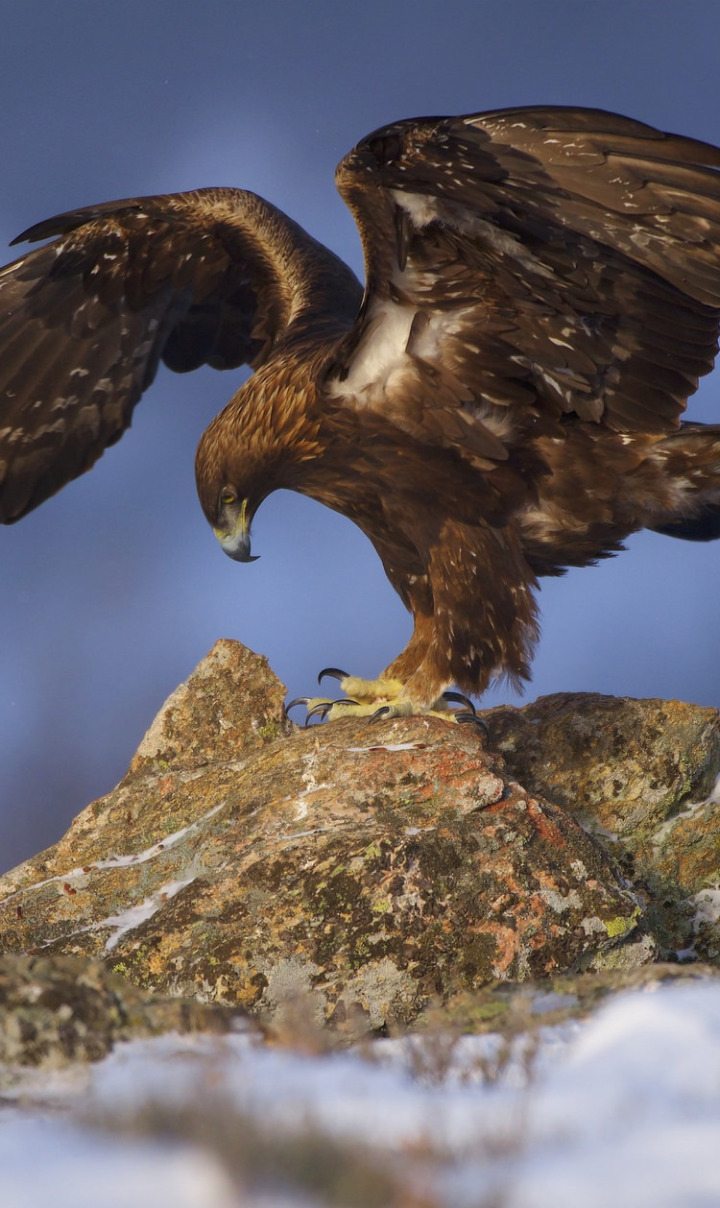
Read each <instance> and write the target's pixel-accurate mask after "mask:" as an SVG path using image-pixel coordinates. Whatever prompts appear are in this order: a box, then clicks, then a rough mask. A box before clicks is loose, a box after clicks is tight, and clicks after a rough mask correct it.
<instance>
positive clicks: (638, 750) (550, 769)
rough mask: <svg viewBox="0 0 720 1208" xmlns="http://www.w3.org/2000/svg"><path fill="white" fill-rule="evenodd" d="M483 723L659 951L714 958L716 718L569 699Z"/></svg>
mask: <svg viewBox="0 0 720 1208" xmlns="http://www.w3.org/2000/svg"><path fill="white" fill-rule="evenodd" d="M484 717H485V719H486V721H487V723H488V725H489V727H490V731H491V735H492V742H493V745H494V746H495V747H496V748H497V749H498V750H499V751H500V752H501V753H502V754H503V756H504V758H505V760H506V762H507V766H508V770H509V771H510V772H511V774H512V775H513V776H515V777H517V779H518V780H520V781H521V782H522V784H524V785H525V786H526V787H527V788H528V790H529V791H531V792H533V793H537V794H540V795H543V796H546V797H548V798H550V800H552V801H554V802H555V803H556V804H557V805H560V806H562V808H563V810H566V811H567V812H569V813H571V814H572V815H574V816H575V817H576V818H578V820H579V821H581V822H582V824H583V825H584V826H586V827H587V828H588V829H589V830H590V831H591V833H593V834H594V835H595V836H596V838H597V839H598V840H599V842H601V843H602V844H603V845H604V846H605V848H606V850H607V851H608V852H610V853H611V854H612V855H614V856H615V858H616V859H617V860H618V862H619V864H620V866H621V868H622V870H623V872H624V873H625V874H626V875H627V876H628V878H630V880H631V881H632V883H633V885H634V886H635V888H636V889H638V890H639V891H640V892H641V893H642V895H643V899H644V901H645V902H646V903H647V905H648V914H649V920H650V923H651V926H652V929H653V932H654V934H655V935H656V937H657V938H658V940H659V941H660V944H661V947H662V948H663V949H664V950H665V952H666V953H667V954H671V953H674V952H677V951H678V950H679V951H680V952H681V953H682V954H683V955H684V956H685V958H687V957H689V956H699V957H700V958H701V959H703V960H711V961H714V960H717V959H718V957H719V956H720V927H719V926H718V920H719V919H720V892H719V890H718V884H719V882H720V792H719V791H718V776H719V774H720V715H718V711H717V710H716V709H708V708H702V707H700V706H698V705H688V704H682V703H681V702H679V701H663V700H628V699H618V698H616V697H611V696H599V695H596V694H594V693H575V694H572V695H570V694H560V695H556V696H546V697H541V698H540V699H539V700H537V701H535V703H534V704H531V705H527V706H526V707H525V708H524V709H512V708H506V707H503V708H499V709H493V710H489V711H488V712H487V713H485V714H484Z"/></svg>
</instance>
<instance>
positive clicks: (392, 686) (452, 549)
mask: <svg viewBox="0 0 720 1208" xmlns="http://www.w3.org/2000/svg"><path fill="white" fill-rule="evenodd" d="M404 587H405V590H404V591H403V593H402V594H403V596H404V598H405V599H406V600H407V601H408V602H409V603H410V606H411V608H412V612H413V617H414V622H415V624H414V629H413V634H412V637H411V638H410V641H409V642H408V644H407V646H406V647H405V649H404V650H403V651H402V653H401V654H400V655H398V657H397V658H396V659H394V660H393V661H392V663H390V665H389V666H388V667H386V668H385V670H384V671H383V672H382V674H381V675H380V676H379V677H378V679H376V680H365V679H360V678H358V677H356V676H353V675H346V676H342V678H341V675H342V673H340V672H337V673H336V677H337V678H339V679H340V688H341V689H342V691H343V692H344V693H345V694H346V697H347V699H346V700H339V701H333V700H331V699H329V698H321V697H315V698H310V699H307V698H305V699H303V702H302V703H303V704H306V705H307V707H308V712H309V713H314V714H321V715H322V716H323V717H324V718H327V720H328V721H334V720H336V719H338V718H341V717H349V716H352V717H363V716H365V717H374V716H376V715H378V716H381V717H406V716H411V715H417V714H420V715H428V714H430V715H433V716H438V717H442V718H443V719H444V720H447V721H456V720H466V719H467V718H468V716H470V717H471V716H472V707H471V706H470V707H467V706H466V707H461V708H460V709H459V710H456V709H453V708H450V707H449V706H450V704H451V703H452V704H454V703H456V701H455V700H454V699H453V697H452V695H451V696H450V697H449V698H446V696H445V695H444V694H445V693H447V691H448V689H451V688H452V687H453V686H456V687H458V688H459V689H460V690H461V692H464V693H467V694H468V695H470V696H474V695H480V694H482V693H483V692H484V691H485V689H486V688H487V686H488V684H489V683H490V681H491V680H492V679H493V677H495V676H497V675H501V674H505V675H507V676H509V677H510V678H511V679H512V680H514V681H516V682H517V681H520V680H522V679H525V678H527V677H528V676H529V659H530V654H531V651H532V646H533V643H534V641H535V640H536V638H537V625H536V606H535V601H534V597H533V588H534V587H535V578H534V575H533V573H532V571H531V570H530V568H529V566H528V565H527V563H526V562H525V559H524V557H523V555H522V550H521V548H520V544H519V540H518V537H517V534H516V533H515V531H514V530H513V529H512V528H504V529H491V528H490V527H489V526H486V525H480V524H479V525H467V524H462V523H460V522H452V521H446V522H445V524H444V525H443V527H442V530H441V532H440V533H439V535H438V538H437V539H436V541H435V542H433V544H432V546H431V548H430V550H429V551H428V573H427V575H422V576H413V579H412V581H411V582H409V583H407V584H406V585H404ZM298 703H299V702H298Z"/></svg>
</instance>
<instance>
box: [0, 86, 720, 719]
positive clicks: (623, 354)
mask: <svg viewBox="0 0 720 1208" xmlns="http://www.w3.org/2000/svg"><path fill="white" fill-rule="evenodd" d="M337 184H338V188H339V190H340V193H341V195H342V196H343V198H344V199H345V201H346V202H347V204H348V205H349V207H350V209H351V210H352V213H353V215H354V217H355V219H356V222H357V224H358V227H359V229H360V235H361V237H362V242H363V248H364V255H365V268H366V286H365V291H364V293H363V290H362V288H361V286H360V285H359V283H358V281H357V279H356V278H355V276H354V275H353V273H352V272H351V271H350V269H349V268H347V267H346V265H344V264H343V263H342V261H340V260H339V259H338V258H337V257H336V256H335V255H333V253H332V252H330V251H328V250H327V249H326V248H325V247H323V246H322V245H321V244H319V243H317V242H316V241H315V240H314V239H312V238H311V237H310V236H309V235H307V234H306V233H305V232H304V231H303V230H302V229H301V228H300V227H298V226H297V225H296V224H295V223H294V222H292V221H291V219H289V218H287V217H286V216H285V215H284V214H282V213H281V212H280V211H279V210H277V209H276V208H275V207H274V206H272V205H270V204H269V203H268V202H266V201H264V200H263V199H262V198H260V197H258V196H256V195H255V194H253V193H249V192H244V191H242V190H239V189H228V188H222V189H220V188H218V189H213V188H208V189H200V190H197V191H194V192H187V193H178V194H174V195H166V196H157V197H143V198H134V199H130V200H125V201H117V202H108V203H105V204H103V205H98V206H92V207H89V208H87V209H81V210H75V211H73V212H70V213H66V214H62V215H60V216H59V217H57V218H52V219H49V220H48V221H46V222H41V223H39V224H38V225H37V226H34V227H31V228H30V229H29V230H28V231H26V232H25V233H24V234H23V235H21V236H20V237H19V238H20V239H27V240H31V241H36V240H44V239H46V238H47V237H50V236H54V237H56V238H55V239H54V242H50V243H47V244H45V245H44V246H43V247H41V248H40V249H38V250H35V251H32V252H30V253H29V254H27V255H25V256H23V257H22V258H21V259H19V260H17V261H15V262H14V263H13V264H11V265H9V266H8V267H6V268H5V269H3V270H1V271H0V399H1V402H0V520H2V521H3V522H5V523H12V522H13V521H15V520H18V519H19V518H20V517H21V516H23V515H24V514H25V513H26V512H28V511H30V510H31V509H32V508H34V507H36V506H37V505H38V504H39V503H42V501H43V500H44V499H46V498H47V497H48V496H49V495H52V494H53V493H54V492H55V491H57V490H58V489H59V488H60V487H62V486H63V485H64V484H65V483H66V482H68V481H69V480H70V479H72V478H74V477H76V476H77V475H78V474H82V473H83V472H84V471H85V470H87V469H88V468H89V467H90V466H91V465H92V464H93V462H94V461H95V460H96V459H97V458H98V457H99V456H100V454H101V453H102V451H103V449H105V448H106V446H108V445H110V444H112V443H113V442H114V441H115V440H117V439H118V437H119V436H120V435H121V433H122V432H123V430H124V429H125V428H126V427H127V426H128V424H129V423H130V418H131V413H132V410H133V407H134V406H135V404H136V403H137V401H138V399H139V398H140V396H141V394H142V393H143V391H144V390H145V389H146V388H147V387H148V386H149V385H150V383H151V382H152V380H153V377H154V375H155V372H156V370H157V366H158V363H159V361H160V360H163V361H164V362H165V364H166V365H168V366H169V367H170V368H171V369H173V370H176V371H178V372H184V371H186V370H190V369H194V368H196V367H197V366H199V365H201V364H203V363H207V364H209V365H211V366H213V367H215V368H218V369H231V368H235V367H237V366H239V365H242V364H248V365H250V366H252V368H253V369H254V370H255V373H254V375H253V376H252V377H251V378H250V380H249V381H248V382H246V383H245V385H243V386H242V387H241V389H240V390H239V391H238V393H237V394H236V395H235V396H234V398H233V399H232V400H231V401H230V403H228V405H227V406H226V407H225V409H224V410H223V411H222V412H221V413H220V415H218V416H217V418H216V419H215V420H214V421H213V422H212V423H211V424H210V427H209V428H208V429H207V431H206V432H205V434H204V436H203V437H202V440H201V441H200V445H199V448H198V451H197V458H196V473H197V487H198V493H199V496H200V502H201V505H202V508H203V511H204V512H205V515H206V517H207V519H208V521H209V522H210V524H211V525H212V527H213V529H214V531H215V534H216V536H217V537H218V539H219V541H220V543H221V545H222V548H223V549H224V550H225V552H226V553H227V554H229V555H230V556H231V557H233V558H236V559H237V560H239V561H249V560H250V558H251V554H250V526H251V523H252V519H253V516H254V515H255V512H256V510H257V508H258V507H259V505H260V504H261V503H262V501H263V499H265V497H266V496H267V495H269V494H270V492H271V491H274V490H276V489H278V488H281V487H282V488H288V489H290V490H294V491H300V492H302V493H303V494H306V495H309V496H311V497H312V498H314V499H317V500H319V501H320V502H321V503H324V504H327V505H328V506H329V507H331V508H334V509H335V510H336V511H338V512H341V513H343V515H345V516H348V517H349V518H350V519H351V520H353V521H354V522H355V523H356V524H357V525H359V527H360V528H361V529H362V530H363V532H364V533H366V534H367V536H368V537H369V538H370V540H371V541H372V543H373V545H374V547H375V549H376V550H377V552H378V554H379V556H380V558H381V560H382V563H383V566H384V568H385V571H386V573H387V576H388V578H389V579H390V582H391V583H392V585H393V587H395V589H396V590H397V591H398V592H399V594H400V596H401V597H402V599H403V601H404V603H405V604H406V606H407V607H408V608H409V609H410V610H411V611H412V613H413V617H414V632H413V635H412V637H411V639H410V642H409V643H408V645H407V647H406V649H405V650H404V651H403V652H402V653H401V654H400V655H399V656H398V657H397V658H396V659H394V661H393V662H392V663H391V664H390V666H389V667H387V668H386V670H385V671H384V672H383V673H382V675H381V677H380V679H379V680H377V681H362V680H356V679H354V678H352V677H348V678H346V679H345V680H344V681H343V687H344V688H345V690H346V691H347V692H349V693H350V694H351V695H352V696H353V697H354V699H355V701H357V702H360V708H361V710H368V711H370V710H375V709H377V708H378V707H380V708H381V709H382V711H383V712H393V713H403V712H415V711H427V710H429V709H431V708H432V707H433V706H436V707H442V705H443V703H444V702H443V700H442V698H443V693H445V692H446V690H447V689H448V688H450V687H451V686H452V685H456V686H457V687H458V688H460V689H461V690H462V691H463V692H468V693H480V692H482V691H483V690H484V689H485V688H486V686H487V684H488V682H489V681H490V679H491V678H492V677H493V676H496V675H499V674H506V675H509V676H510V677H512V678H513V679H522V678H524V677H527V676H528V674H529V658H530V654H531V651H532V647H533V643H534V642H535V640H536V637H537V626H536V605H535V600H534V591H535V587H536V584H537V578H538V576H541V575H556V574H560V573H562V571H563V569H564V568H566V567H568V566H583V565H587V564H589V563H593V562H595V561H596V560H597V559H598V558H602V557H605V556H607V555H608V554H611V553H614V552H615V551H617V550H618V549H620V548H621V543H622V541H623V539H624V538H625V537H626V536H627V535H628V534H629V533H632V532H634V531H635V530H637V529H640V528H643V527H646V528H651V529H655V530H656V531H659V532H663V533H668V534H671V535H673V536H677V537H684V538H688V539H690V540H708V539H711V538H714V537H718V536H720V425H717V426H703V425H700V424H696V423H682V422H681V421H680V418H679V417H680V414H681V412H682V411H683V408H684V406H685V403H686V400H687V398H688V396H689V395H690V394H691V393H692V392H693V391H694V390H695V388H696V386H697V382H698V378H699V377H700V376H701V375H703V374H705V373H707V372H708V371H709V370H710V369H711V367H712V364H713V359H714V357H715V353H716V351H717V335H718V320H719V317H720V309H719V307H720V150H718V149H717V148H715V147H712V146H708V145H706V144H704V143H700V142H697V141H694V140H691V139H687V138H683V137H679V136H676V135H668V134H663V133H661V132H659V131H657V130H655V129H653V128H652V127H649V126H646V125H643V124H641V123H639V122H635V121H631V120H629V119H627V118H624V117H619V116H616V115H614V114H610V113H604V112H600V111H596V110H588V109H568V108H554V107H553V108H541V109H535V108H533V109H506V110H501V111H497V112H492V113H485V114H474V115H470V116H466V117H449V118H448V117H433V118H419V119H413V120H409V121H401V122H396V123H394V124H392V125H389V126H385V127H384V128H383V129H381V130H378V131H376V132H375V133H374V134H371V135H369V136H368V137H367V138H365V139H363V140H362V141H361V142H360V143H359V144H358V145H357V147H355V149H354V150H353V151H351V152H350V153H349V155H347V156H345V158H344V159H343V160H342V161H341V163H340V165H339V167H338V170H337ZM16 242H18V241H17V240H16ZM452 695H453V694H452V693H450V694H449V696H450V699H452Z"/></svg>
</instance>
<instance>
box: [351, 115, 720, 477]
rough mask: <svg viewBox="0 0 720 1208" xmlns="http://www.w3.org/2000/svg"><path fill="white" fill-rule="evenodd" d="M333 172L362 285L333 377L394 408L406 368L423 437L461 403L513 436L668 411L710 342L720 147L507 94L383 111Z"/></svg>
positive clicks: (715, 313)
mask: <svg viewBox="0 0 720 1208" xmlns="http://www.w3.org/2000/svg"><path fill="white" fill-rule="evenodd" d="M337 181H338V187H339V189H340V192H341V194H342V195H343V197H344V199H345V200H346V202H347V203H348V205H349V206H350V208H351V210H352V211H353V214H354V216H355V219H356V221H357V223H358V226H359V229H360V233H361V237H362V240H363V246H364V252H365V261H366V274H367V286H366V293H365V299H364V304H363V311H362V315H361V318H360V321H359V325H358V326H357V328H356V330H355V331H354V332H353V333H352V336H351V337H349V338H348V340H347V342H346V345H345V348H344V350H342V351H341V354H340V355H339V356H338V372H337V376H336V378H335V379H334V380H331V381H330V383H329V389H330V392H331V393H332V394H334V395H335V396H336V397H340V398H342V399H343V400H344V402H345V403H347V404H348V405H353V406H358V407H363V406H364V407H375V408H378V409H381V410H382V411H383V412H384V413H385V414H386V415H387V416H388V417H390V418H393V419H394V420H395V421H396V422H399V423H400V422H401V417H402V412H403V408H404V402H403V394H404V392H407V391H408V389H409V386H408V382H409V381H412V383H413V385H412V393H413V397H414V399H415V404H414V416H415V418H414V427H415V431H416V433H418V434H419V433H420V432H421V431H422V427H423V419H422V415H421V412H422V410H423V407H424V412H425V415H426V417H427V418H426V420H425V426H426V430H427V438H428V441H430V442H432V441H434V440H436V439H437V430H438V425H437V423H435V422H431V421H430V418H429V417H430V416H431V414H432V413H434V412H435V411H436V410H437V409H438V408H439V409H444V408H447V407H452V406H455V407H457V408H460V409H461V410H465V411H467V412H468V413H469V414H471V415H473V416H474V417H475V422H477V423H478V424H482V425H484V426H485V428H489V429H490V430H491V431H492V432H493V433H495V435H496V436H497V437H498V438H499V440H500V442H501V443H502V444H503V445H505V446H506V447H507V446H513V445H514V446H520V445H521V444H522V442H523V441H524V440H525V438H526V436H527V433H528V430H529V427H531V428H532V431H533V433H535V434H537V435H539V434H540V433H541V432H542V431H543V430H545V431H551V430H555V431H557V423H558V420H559V419H561V418H562V417H566V418H572V417H573V416H575V417H576V418H578V419H580V420H582V421H585V422H590V423H593V424H600V425H603V426H605V427H607V428H610V429H612V430H615V431H619V432H629V433H632V432H636V431H643V432H663V431H667V430H669V429H672V428H675V427H676V426H677V424H678V422H679V421H678V417H679V415H680V413H681V412H682V410H683V408H684V406H685V404H686V401H687V398H688V396H689V395H690V394H691V393H692V391H693V390H694V389H696V387H697V381H698V378H699V377H700V376H701V375H703V374H705V373H707V372H709V370H710V369H711V368H712V365H713V361H714V357H715V354H716V352H717V335H718V319H719V316H720V309H719V308H720V150H718V149H716V148H714V147H710V146H707V145H706V144H704V143H700V142H697V141H696V140H693V139H685V138H682V137H680V136H676V135H666V134H663V133H661V132H660V131H657V130H654V129H653V128H652V127H649V126H645V125H643V124H642V123H639V122H634V121H631V120H629V119H626V118H622V117H619V116H617V115H613V114H607V113H603V112H600V111H595V110H571V109H553V108H547V109H533V110H526V109H516V110H504V111H499V112H496V113H488V114H478V115H470V116H468V117H462V118H427V119H419V120H417V121H407V122H399V123H395V124H394V125H392V126H387V127H385V128H383V129H382V130H379V131H377V132H375V133H374V134H372V135H370V136H369V137H368V138H366V139H363V140H362V142H361V143H359V144H358V146H357V147H356V148H355V149H354V150H353V151H352V152H351V153H350V154H349V155H348V156H346V157H345V159H344V160H343V161H342V162H341V163H340V165H339V167H338V173H337ZM398 313H404V314H407V313H409V314H410V319H409V320H407V321H402V320H401V319H399V318H398ZM390 329H392V331H393V332H394V339H393V338H389V337H388V334H387V333H388V331H390ZM405 332H407V333H409V335H407V336H405V335H404V333H405ZM382 341H384V356H383V358H382V359H381V360H380V361H379V360H378V359H377V358H376V357H375V356H374V348H375V347H376V346H377V345H378V344H379V343H380V342H382ZM438 367H445V368H446V369H449V370H450V371H451V372H452V374H453V375H454V377H455V379H456V380H457V381H458V383H459V384H460V388H458V389H456V390H455V392H454V395H455V397H454V399H451V398H450V397H449V395H448V392H447V391H439V392H438V391H437V390H436V388H435V383H434V381H433V378H432V373H431V370H432V369H435V370H437V369H438ZM419 399H422V400H423V406H422V407H421V405H420V403H419V402H418V400H419ZM441 427H442V431H443V432H445V433H446V434H447V437H446V438H447V441H448V443H449V444H453V443H454V441H455V439H456V438H455V436H454V433H457V434H458V435H457V439H458V440H459V439H460V438H461V436H462V434H463V433H464V428H463V427H462V426H461V427H459V428H456V429H453V428H452V426H451V425H450V424H449V423H448V422H447V421H444V422H443V424H442V425H441ZM486 449H487V453H486V455H487V456H489V457H492V456H494V455H493V454H492V453H491V452H490V451H489V446H486ZM458 451H459V452H460V453H461V454H463V449H462V448H461V447H460V446H458ZM466 452H467V454H468V455H470V456H472V453H471V452H470V451H469V449H468V450H466Z"/></svg>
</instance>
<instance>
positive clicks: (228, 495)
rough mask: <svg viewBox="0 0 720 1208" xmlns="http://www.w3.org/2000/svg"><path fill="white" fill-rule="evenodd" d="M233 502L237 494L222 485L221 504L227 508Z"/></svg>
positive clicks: (235, 500)
mask: <svg viewBox="0 0 720 1208" xmlns="http://www.w3.org/2000/svg"><path fill="white" fill-rule="evenodd" d="M233 503H237V495H236V494H235V492H234V491H231V490H230V487H223V489H222V491H221V492H220V504H221V506H222V507H224V508H227V507H230V505H231V504H233Z"/></svg>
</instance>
